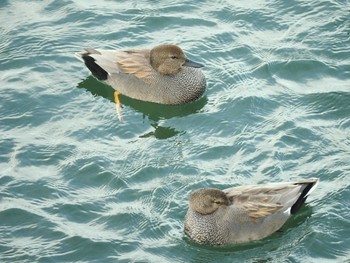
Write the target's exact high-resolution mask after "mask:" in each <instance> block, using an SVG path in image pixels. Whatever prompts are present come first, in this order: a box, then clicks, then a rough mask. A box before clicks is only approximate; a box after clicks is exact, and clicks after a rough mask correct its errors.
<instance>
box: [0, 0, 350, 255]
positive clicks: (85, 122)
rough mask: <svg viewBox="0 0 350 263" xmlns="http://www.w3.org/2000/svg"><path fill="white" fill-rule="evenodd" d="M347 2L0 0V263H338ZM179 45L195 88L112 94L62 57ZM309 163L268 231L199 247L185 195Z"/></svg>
mask: <svg viewBox="0 0 350 263" xmlns="http://www.w3.org/2000/svg"><path fill="white" fill-rule="evenodd" d="M349 11H350V9H349V2H348V1H282V0H274V1H251V2H247V1H217V2H213V1H201V2H198V1H193V0H192V1H190V0H188V1H137V2H136V1H107V0H104V1H89V2H87V1H81V0H75V1H58V0H45V1H24V0H13V1H12V0H11V1H6V0H5V1H2V2H1V3H0V25H1V26H0V35H1V40H0V120H1V121H0V136H1V140H0V258H1V260H0V261H1V262H349V260H350V220H349V218H350V209H349V202H350V180H349V172H350V165H349V158H350V132H349V131H350V129H349V128H350V119H349V116H350V103H349V101H350V85H349V84H350V82H349V77H350V48H349V47H350V45H349V44H350V43H349V42H350V24H349V15H350V13H349ZM160 43H175V44H178V45H180V46H181V47H182V48H183V49H184V50H185V52H186V54H187V55H188V57H189V58H190V59H193V60H195V61H198V62H200V63H203V64H205V65H206V67H205V68H203V71H204V73H205V75H206V77H207V82H208V89H207V92H206V94H205V96H204V97H203V98H201V99H200V100H198V101H196V102H194V103H192V104H188V105H183V106H164V105H157V104H153V103H147V102H141V101H137V100H133V99H130V98H128V97H125V96H122V97H121V100H122V103H123V105H124V107H123V115H124V122H119V121H118V117H117V115H116V113H115V106H114V104H113V89H112V88H111V87H109V86H107V85H104V84H101V83H100V82H98V81H97V80H96V79H94V78H93V77H91V76H90V74H89V72H88V71H87V69H86V68H85V67H84V65H83V64H82V63H81V62H79V61H78V60H76V59H75V58H74V56H73V54H74V53H75V52H79V51H81V50H82V48H84V47H95V48H105V49H107V48H136V47H137V48H139V47H152V46H155V45H157V44H160ZM309 177H319V178H320V179H321V183H320V185H319V187H318V188H317V190H315V191H314V192H313V193H312V195H311V196H310V198H309V199H308V200H309V202H308V204H307V205H306V206H304V207H303V208H302V209H301V213H300V214H299V215H297V216H296V217H294V218H293V219H292V220H290V221H288V223H287V224H286V226H285V227H284V228H283V229H282V231H281V232H278V233H276V234H274V235H272V236H270V237H268V238H267V239H264V240H262V241H258V242H253V243H250V244H244V245H236V246H228V247H223V248H211V247H207V246H199V245H196V244H194V243H193V242H191V241H190V240H188V239H187V238H186V237H185V236H184V234H183V218H184V216H185V213H186V210H187V198H188V194H189V193H190V192H191V191H192V190H194V189H197V188H200V187H218V188H220V189H223V188H227V187H229V186H233V185H241V184H255V183H268V182H279V181H288V180H295V179H299V178H309Z"/></svg>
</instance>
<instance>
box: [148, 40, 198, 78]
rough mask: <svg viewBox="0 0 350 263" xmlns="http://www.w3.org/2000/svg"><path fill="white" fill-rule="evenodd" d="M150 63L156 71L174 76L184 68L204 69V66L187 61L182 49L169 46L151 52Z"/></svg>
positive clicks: (156, 48) (159, 47) (162, 46)
mask: <svg viewBox="0 0 350 263" xmlns="http://www.w3.org/2000/svg"><path fill="white" fill-rule="evenodd" d="M150 63H151V65H152V67H153V68H154V69H155V70H157V71H158V72H159V73H161V74H164V75H174V74H176V73H178V72H179V71H180V70H181V69H182V67H193V68H201V67H203V65H202V64H199V63H197V62H194V61H191V60H189V59H187V58H186V56H185V53H184V52H183V51H182V49H181V48H180V47H178V46H176V45H169V44H164V45H159V46H156V47H154V48H153V49H152V50H151V54H150Z"/></svg>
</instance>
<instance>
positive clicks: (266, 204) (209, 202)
mask: <svg viewBox="0 0 350 263" xmlns="http://www.w3.org/2000/svg"><path fill="white" fill-rule="evenodd" d="M318 182H319V179H316V178H313V179H308V180H299V181H295V182H284V183H271V184H263V185H249V186H239V187H233V188H228V189H225V190H219V189H215V188H203V189H199V190H196V191H193V192H192V193H191V194H190V198H189V209H188V211H187V214H186V217H185V227H184V228H185V233H186V234H187V235H188V236H189V237H190V238H191V239H192V240H193V241H195V242H197V243H200V244H209V245H223V244H230V243H244V242H248V241H253V240H259V239H262V238H265V237H267V236H269V235H270V234H272V233H274V232H276V231H277V230H279V229H280V228H281V227H282V226H283V224H284V223H285V222H286V221H287V219H288V218H289V217H290V216H291V215H294V214H295V213H297V212H298V210H299V208H300V207H301V206H302V205H303V203H304V202H305V200H306V198H307V196H308V195H309V194H310V192H311V191H312V190H313V189H315V187H316V185H317V184H318Z"/></svg>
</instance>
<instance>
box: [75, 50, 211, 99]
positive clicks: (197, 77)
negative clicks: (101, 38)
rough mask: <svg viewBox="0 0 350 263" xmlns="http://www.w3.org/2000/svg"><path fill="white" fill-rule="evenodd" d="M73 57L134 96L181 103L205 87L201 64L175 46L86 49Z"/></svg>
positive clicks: (197, 95) (198, 93)
mask: <svg viewBox="0 0 350 263" xmlns="http://www.w3.org/2000/svg"><path fill="white" fill-rule="evenodd" d="M76 56H77V57H78V58H79V59H80V60H82V61H83V62H84V63H85V65H86V66H87V68H88V69H89V70H90V71H91V73H92V74H93V76H95V77H96V78H97V79H98V80H100V81H103V82H105V83H107V84H109V85H111V86H112V87H113V88H114V89H115V90H117V91H118V92H120V93H121V94H123V95H126V96H128V97H131V98H134V99H138V100H143V101H149V102H155V103H160V104H184V103H189V102H192V101H195V100H197V99H198V98H199V97H201V96H202V95H203V93H204V92H205V89H206V80H205V76H204V74H203V72H202V71H201V70H200V67H202V66H203V65H201V64H199V63H196V62H192V61H190V60H188V59H187V58H186V56H185V54H184V53H183V51H182V50H181V49H180V48H179V47H178V46H175V45H160V46H157V47H155V48H153V49H133V50H125V51H118V50H117V51H111V50H99V49H91V48H87V49H85V51H83V52H81V53H78V54H76Z"/></svg>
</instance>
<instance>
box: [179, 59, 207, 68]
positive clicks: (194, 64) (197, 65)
mask: <svg viewBox="0 0 350 263" xmlns="http://www.w3.org/2000/svg"><path fill="white" fill-rule="evenodd" d="M183 65H184V66H186V67H192V68H202V67H204V65H202V64H200V63H197V62H194V61H191V60H189V59H186V61H185V63H184V64H183Z"/></svg>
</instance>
